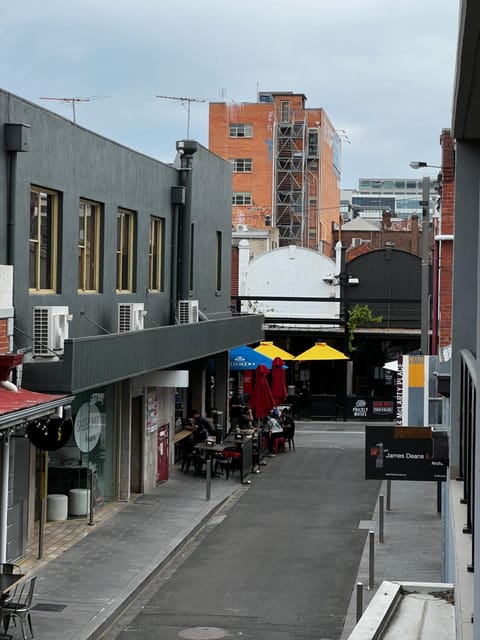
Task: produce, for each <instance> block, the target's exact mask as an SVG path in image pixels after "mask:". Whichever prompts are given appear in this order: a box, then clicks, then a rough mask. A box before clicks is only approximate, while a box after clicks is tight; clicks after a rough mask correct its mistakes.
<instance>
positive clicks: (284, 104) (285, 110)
mask: <svg viewBox="0 0 480 640" xmlns="http://www.w3.org/2000/svg"><path fill="white" fill-rule="evenodd" d="M280 121H281V122H290V102H288V101H287V100H282V101H281V102H280Z"/></svg>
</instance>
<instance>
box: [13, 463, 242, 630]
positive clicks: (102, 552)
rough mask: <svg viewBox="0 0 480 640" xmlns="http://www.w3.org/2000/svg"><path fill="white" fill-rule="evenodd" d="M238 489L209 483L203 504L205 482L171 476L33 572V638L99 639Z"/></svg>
mask: <svg viewBox="0 0 480 640" xmlns="http://www.w3.org/2000/svg"><path fill="white" fill-rule="evenodd" d="M244 489H245V488H244V487H243V486H242V485H241V484H240V482H238V481H236V480H229V481H228V482H226V481H225V480H224V479H222V478H215V479H213V480H212V483H211V492H210V500H209V501H207V499H206V481H205V480H204V479H202V478H195V477H193V476H191V475H188V474H183V473H181V472H180V471H178V470H175V469H174V470H173V471H172V473H171V476H170V478H169V480H168V482H166V483H165V484H162V485H159V486H158V487H156V488H155V489H154V490H153V491H151V492H149V493H147V494H144V495H143V496H141V497H140V498H139V499H138V500H136V501H135V502H132V503H130V504H128V505H127V506H126V507H125V508H124V509H122V510H121V511H120V512H118V513H116V514H115V515H114V516H112V517H111V518H110V519H108V520H107V521H106V522H104V523H103V524H101V525H99V526H98V528H96V529H95V530H94V531H92V532H91V533H90V534H89V535H88V536H86V537H85V538H84V539H83V540H81V541H80V542H78V543H77V544H75V545H74V546H72V547H71V548H70V549H68V550H67V551H65V553H63V554H62V555H61V556H58V557H57V558H56V559H55V560H53V561H51V562H49V563H48V564H46V565H45V566H44V567H42V568H41V570H39V571H38V572H37V574H36V575H37V583H36V586H35V595H34V610H33V611H32V621H33V631H34V634H35V639H36V640H69V639H71V640H87V639H92V640H93V638H97V637H98V636H99V635H100V633H101V632H102V631H104V630H105V628H106V627H107V626H108V624H109V622H110V621H111V619H112V617H115V614H116V612H119V611H121V610H122V609H123V608H124V607H125V606H126V605H127V604H128V603H129V602H131V601H132V600H133V599H134V597H135V595H136V593H138V591H139V589H140V588H141V587H142V586H143V585H144V583H145V581H147V580H148V579H149V578H150V577H152V576H153V575H154V574H155V572H156V570H157V569H158V568H159V566H161V565H162V564H164V563H165V561H167V560H168V559H169V558H170V557H171V556H172V555H173V554H174V553H175V551H176V550H177V549H178V548H179V547H180V546H181V545H182V543H184V542H185V540H186V539H188V538H189V537H190V536H191V535H192V534H193V533H194V532H195V531H196V530H197V529H198V528H199V527H200V526H201V525H202V524H203V522H205V520H206V519H208V517H209V516H210V515H211V514H212V511H214V510H215V509H216V508H217V507H219V506H220V505H221V504H222V503H224V502H225V500H227V499H228V498H229V497H230V496H231V495H232V494H233V493H235V492H236V491H243V490H244ZM14 633H15V635H18V634H17V632H15V631H14Z"/></svg>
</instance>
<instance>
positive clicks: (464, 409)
mask: <svg viewBox="0 0 480 640" xmlns="http://www.w3.org/2000/svg"><path fill="white" fill-rule="evenodd" d="M460 359H461V360H460V461H459V462H460V464H459V466H460V478H459V480H462V481H463V498H462V503H463V504H465V505H466V507H467V522H466V526H465V527H464V529H463V533H467V534H471V535H472V546H471V564H470V565H468V570H469V571H473V570H474V547H475V528H474V522H475V518H474V509H475V422H476V409H475V403H476V396H477V375H476V371H475V367H476V359H475V357H474V356H473V354H472V353H471V352H470V351H469V350H468V349H462V350H461V351H460Z"/></svg>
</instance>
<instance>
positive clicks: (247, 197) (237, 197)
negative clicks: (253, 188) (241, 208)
mask: <svg viewBox="0 0 480 640" xmlns="http://www.w3.org/2000/svg"><path fill="white" fill-rule="evenodd" d="M232 204H252V194H251V193H247V192H243V191H237V192H236V193H233V194H232Z"/></svg>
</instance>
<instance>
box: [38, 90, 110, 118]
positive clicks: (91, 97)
mask: <svg viewBox="0 0 480 640" xmlns="http://www.w3.org/2000/svg"><path fill="white" fill-rule="evenodd" d="M108 97H109V96H90V97H89V98H52V97H45V96H44V97H40V98H39V100H53V101H54V102H66V103H68V104H71V105H72V116H73V122H76V121H77V120H76V114H75V104H76V103H77V102H90V101H91V100H103V99H104V98H108Z"/></svg>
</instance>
